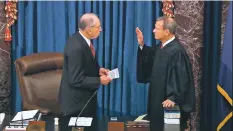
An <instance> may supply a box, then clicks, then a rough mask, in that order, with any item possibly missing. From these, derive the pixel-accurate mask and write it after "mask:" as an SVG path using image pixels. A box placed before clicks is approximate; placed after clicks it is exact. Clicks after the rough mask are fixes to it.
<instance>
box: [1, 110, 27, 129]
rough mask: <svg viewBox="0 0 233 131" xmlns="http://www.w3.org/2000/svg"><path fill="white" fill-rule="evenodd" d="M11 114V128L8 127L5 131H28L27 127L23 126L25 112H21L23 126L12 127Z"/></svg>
mask: <svg viewBox="0 0 233 131" xmlns="http://www.w3.org/2000/svg"><path fill="white" fill-rule="evenodd" d="M10 121H11V119H10V114H9V126H6V128H5V129H4V130H3V131H26V126H24V125H23V111H22V112H21V121H22V122H21V126H13V127H11V123H10Z"/></svg>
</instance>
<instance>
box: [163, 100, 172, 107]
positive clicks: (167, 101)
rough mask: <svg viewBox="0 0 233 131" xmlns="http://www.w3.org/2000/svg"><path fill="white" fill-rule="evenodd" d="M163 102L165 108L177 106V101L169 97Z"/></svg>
mask: <svg viewBox="0 0 233 131" xmlns="http://www.w3.org/2000/svg"><path fill="white" fill-rule="evenodd" d="M162 104H163V107H164V108H171V107H174V106H175V102H173V101H171V100H169V99H167V100H165V101H164V102H163V103H162Z"/></svg>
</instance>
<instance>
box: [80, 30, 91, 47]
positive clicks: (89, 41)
mask: <svg viewBox="0 0 233 131" xmlns="http://www.w3.org/2000/svg"><path fill="white" fill-rule="evenodd" d="M79 33H80V35H81V36H82V37H83V38H84V39H85V41H86V42H87V44H88V46H89V47H90V44H91V40H89V39H88V38H87V37H85V36H84V35H83V34H82V33H81V31H79Z"/></svg>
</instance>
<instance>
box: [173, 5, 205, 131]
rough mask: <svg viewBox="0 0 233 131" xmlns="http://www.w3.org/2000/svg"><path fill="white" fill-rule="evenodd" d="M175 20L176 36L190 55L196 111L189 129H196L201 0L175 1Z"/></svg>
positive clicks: (200, 45) (199, 65) (199, 80)
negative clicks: (176, 26)
mask: <svg viewBox="0 0 233 131" xmlns="http://www.w3.org/2000/svg"><path fill="white" fill-rule="evenodd" d="M174 5H175V10H174V15H175V20H176V21H177V24H178V28H177V32H176V36H177V37H178V39H179V40H180V42H181V44H182V45H183V46H184V47H185V48H186V51H187V53H188V55H189V57H190V60H191V63H192V68H193V75H194V84H195V96H196V111H195V112H194V113H192V115H191V120H190V121H189V122H191V129H192V131H198V130H199V128H200V123H199V121H200V100H201V99H200V96H201V86H200V82H201V76H202V65H201V62H200V61H201V56H200V54H201V50H202V47H203V14H204V2H203V1H175V2H174Z"/></svg>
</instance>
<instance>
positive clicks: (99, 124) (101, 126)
mask: <svg viewBox="0 0 233 131" xmlns="http://www.w3.org/2000/svg"><path fill="white" fill-rule="evenodd" d="M117 118H118V121H119V122H125V123H126V122H127V121H133V120H134V119H135V118H136V117H126V116H122V117H117ZM9 119H12V117H9V116H7V115H6V117H5V119H4V121H3V123H2V124H1V125H0V130H1V131H2V130H3V128H4V127H5V126H7V125H9ZM60 119H63V118H62V117H61V118H60ZM42 120H44V121H45V122H46V131H68V130H67V129H63V128H62V127H60V126H56V125H54V117H53V116H43V117H42ZM109 121H110V117H97V118H94V119H93V121H92V126H91V127H85V128H84V131H107V130H108V122H109ZM61 124H62V123H59V125H61ZM164 131H180V130H179V125H168V124H164Z"/></svg>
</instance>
